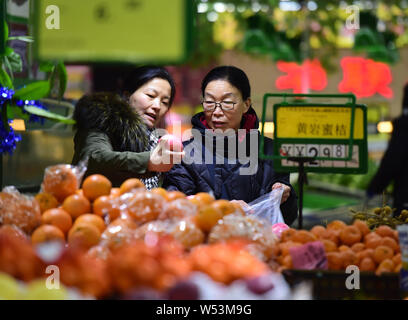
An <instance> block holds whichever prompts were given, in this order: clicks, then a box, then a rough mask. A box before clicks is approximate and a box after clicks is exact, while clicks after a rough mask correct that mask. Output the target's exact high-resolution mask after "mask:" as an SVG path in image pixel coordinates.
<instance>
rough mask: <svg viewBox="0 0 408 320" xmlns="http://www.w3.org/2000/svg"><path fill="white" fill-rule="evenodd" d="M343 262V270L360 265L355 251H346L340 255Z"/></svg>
mask: <svg viewBox="0 0 408 320" xmlns="http://www.w3.org/2000/svg"><path fill="white" fill-rule="evenodd" d="M340 255H341V258H342V260H343V268H344V269H345V268H347V267H348V266H350V265H355V266H356V265H358V257H357V254H356V253H355V252H354V251H353V250H346V251H343V252H341V253H340Z"/></svg>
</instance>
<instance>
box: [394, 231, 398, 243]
mask: <svg viewBox="0 0 408 320" xmlns="http://www.w3.org/2000/svg"><path fill="white" fill-rule="evenodd" d="M393 237H394V239H395V241H397V242H399V238H398V230H394V234H393Z"/></svg>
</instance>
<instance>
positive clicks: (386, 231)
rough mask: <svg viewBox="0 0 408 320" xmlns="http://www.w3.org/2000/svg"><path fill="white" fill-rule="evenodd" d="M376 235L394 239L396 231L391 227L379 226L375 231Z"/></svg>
mask: <svg viewBox="0 0 408 320" xmlns="http://www.w3.org/2000/svg"><path fill="white" fill-rule="evenodd" d="M375 233H377V234H378V235H379V236H381V237H391V238H393V237H394V230H393V229H392V228H391V227H389V226H385V225H382V226H379V227H378V228H377V229H375Z"/></svg>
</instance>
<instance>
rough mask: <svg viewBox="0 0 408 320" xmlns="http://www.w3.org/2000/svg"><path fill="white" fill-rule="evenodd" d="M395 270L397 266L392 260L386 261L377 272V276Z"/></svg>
mask: <svg viewBox="0 0 408 320" xmlns="http://www.w3.org/2000/svg"><path fill="white" fill-rule="evenodd" d="M394 268H395V264H394V262H393V261H392V260H391V259H388V258H387V259H384V260H383V261H382V262H381V263H380V264H379V266H378V268H377V270H376V272H375V273H376V274H377V275H380V274H382V273H385V272H393V271H394Z"/></svg>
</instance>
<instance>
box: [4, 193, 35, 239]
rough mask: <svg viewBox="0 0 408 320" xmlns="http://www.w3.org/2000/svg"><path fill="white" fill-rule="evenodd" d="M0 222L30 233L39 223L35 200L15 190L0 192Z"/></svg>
mask: <svg viewBox="0 0 408 320" xmlns="http://www.w3.org/2000/svg"><path fill="white" fill-rule="evenodd" d="M0 224H3V225H7V224H11V225H14V226H17V227H19V228H20V229H21V230H23V231H24V232H25V233H27V234H31V233H32V232H33V231H34V229H35V228H37V227H38V226H39V225H40V224H41V211H40V205H39V204H38V202H37V200H35V199H31V198H29V197H26V196H23V195H21V194H20V193H18V192H17V191H16V192H4V191H3V192H0Z"/></svg>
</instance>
